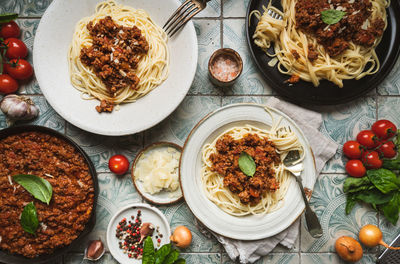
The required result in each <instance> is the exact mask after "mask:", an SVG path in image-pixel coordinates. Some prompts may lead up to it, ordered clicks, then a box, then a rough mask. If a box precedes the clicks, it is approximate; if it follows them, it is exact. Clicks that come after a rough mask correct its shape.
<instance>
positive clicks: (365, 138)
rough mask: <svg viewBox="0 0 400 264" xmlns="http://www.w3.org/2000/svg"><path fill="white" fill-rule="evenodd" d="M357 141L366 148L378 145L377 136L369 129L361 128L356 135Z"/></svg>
mask: <svg viewBox="0 0 400 264" xmlns="http://www.w3.org/2000/svg"><path fill="white" fill-rule="evenodd" d="M357 141H358V143H360V144H361V145H363V146H365V147H367V148H370V149H372V148H376V147H377V146H378V145H379V141H378V138H377V137H376V135H375V134H374V132H372V131H371V130H363V131H361V132H360V133H358V135H357Z"/></svg>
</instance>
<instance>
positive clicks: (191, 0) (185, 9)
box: [163, 0, 211, 37]
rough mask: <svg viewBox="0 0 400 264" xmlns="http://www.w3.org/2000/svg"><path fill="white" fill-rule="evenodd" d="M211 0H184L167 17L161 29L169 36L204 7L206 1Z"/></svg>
mask: <svg viewBox="0 0 400 264" xmlns="http://www.w3.org/2000/svg"><path fill="white" fill-rule="evenodd" d="M209 1H211V0H186V1H185V2H184V3H183V4H182V5H181V6H180V7H179V8H178V9H177V10H176V11H175V12H174V13H173V14H172V16H171V17H170V18H169V19H168V21H167V22H166V23H165V25H164V26H163V29H164V30H165V32H167V34H168V35H169V37H172V36H173V35H174V34H175V33H176V32H177V31H178V30H179V29H181V28H182V27H183V26H184V25H185V24H186V23H187V22H188V21H189V20H190V19H191V18H192V17H194V16H195V15H197V14H198V13H199V12H200V11H201V10H203V9H204V8H206V6H207V2H209Z"/></svg>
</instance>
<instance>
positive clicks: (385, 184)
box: [367, 168, 399, 193]
mask: <svg viewBox="0 0 400 264" xmlns="http://www.w3.org/2000/svg"><path fill="white" fill-rule="evenodd" d="M367 176H368V179H369V180H370V181H371V182H372V183H373V184H374V185H375V187H376V188H378V189H379V190H380V191H381V192H383V193H389V192H391V191H394V190H398V189H399V186H397V184H396V183H397V177H396V174H394V173H393V172H392V171H390V170H387V169H382V168H381V169H377V170H368V171H367Z"/></svg>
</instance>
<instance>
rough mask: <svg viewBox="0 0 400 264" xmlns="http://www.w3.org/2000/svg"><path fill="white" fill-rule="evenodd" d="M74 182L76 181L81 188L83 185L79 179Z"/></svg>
mask: <svg viewBox="0 0 400 264" xmlns="http://www.w3.org/2000/svg"><path fill="white" fill-rule="evenodd" d="M76 182H77V183H78V185H79V187H81V188H83V187H84V186H85V185H84V184H83V183H82V182H81V181H80V180H77V181H76Z"/></svg>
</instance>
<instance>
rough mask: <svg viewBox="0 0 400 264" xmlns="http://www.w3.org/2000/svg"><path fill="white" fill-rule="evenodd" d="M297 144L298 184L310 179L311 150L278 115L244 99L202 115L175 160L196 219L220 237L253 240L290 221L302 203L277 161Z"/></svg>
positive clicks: (308, 185)
mask: <svg viewBox="0 0 400 264" xmlns="http://www.w3.org/2000/svg"><path fill="white" fill-rule="evenodd" d="M294 150H297V151H299V153H300V157H301V158H300V160H299V161H298V162H301V163H302V164H303V166H302V167H303V169H302V178H303V185H304V186H305V187H306V188H308V189H310V190H312V189H313V186H312V183H313V182H314V179H315V177H316V172H315V163H314V159H313V155H312V150H311V148H310V146H309V144H308V141H307V139H306V138H305V136H304V134H303V133H302V131H301V129H300V128H299V127H298V126H297V125H296V124H295V122H294V121H293V120H291V119H290V118H289V117H288V116H286V115H285V114H284V113H282V112H280V111H278V110H276V109H274V108H270V107H268V106H264V105H259V104H252V103H242V104H232V105H228V106H225V107H222V108H220V109H218V110H216V111H214V112H212V113H210V114H209V115H207V116H206V117H204V118H203V119H202V120H201V121H200V122H199V123H198V124H197V125H196V126H195V127H194V128H193V130H192V131H191V132H190V134H189V136H188V138H187V140H186V142H185V145H184V147H183V152H182V156H181V162H180V169H179V173H180V181H181V186H182V192H183V196H184V198H185V201H186V203H187V204H188V206H189V208H190V210H191V211H192V212H193V214H194V215H195V216H196V218H197V219H198V220H199V221H200V222H202V223H203V224H204V225H205V226H206V227H207V228H209V229H210V230H212V231H213V232H215V233H218V234H220V235H223V236H226V237H230V238H234V239H240V240H256V239H262V238H266V237H270V236H273V235H275V234H277V233H279V232H281V231H283V230H284V229H286V228H287V227H289V226H290V225H291V224H292V223H293V222H294V221H295V220H296V219H297V218H298V217H299V216H300V215H301V213H302V212H303V210H304V202H303V200H302V198H301V193H300V190H299V188H298V186H297V183H296V181H295V179H294V178H293V176H291V175H290V173H289V172H288V171H287V170H286V169H285V166H284V165H283V160H284V159H285V157H286V155H287V154H288V153H289V152H290V151H294Z"/></svg>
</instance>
